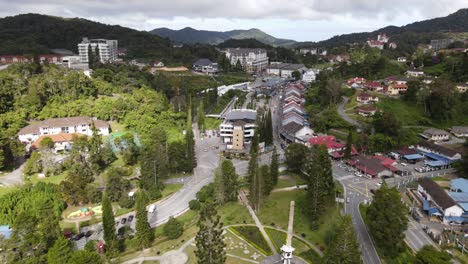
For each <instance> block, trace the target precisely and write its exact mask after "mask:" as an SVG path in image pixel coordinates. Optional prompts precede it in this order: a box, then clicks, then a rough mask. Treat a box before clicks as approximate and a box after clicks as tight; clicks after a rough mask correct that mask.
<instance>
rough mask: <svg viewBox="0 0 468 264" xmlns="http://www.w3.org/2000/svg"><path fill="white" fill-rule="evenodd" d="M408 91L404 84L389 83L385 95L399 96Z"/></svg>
mask: <svg viewBox="0 0 468 264" xmlns="http://www.w3.org/2000/svg"><path fill="white" fill-rule="evenodd" d="M407 90H408V85H407V84H406V83H402V84H399V83H396V82H395V83H391V84H390V85H389V86H388V88H387V93H388V94H390V95H399V94H402V93H405V92H406V91H407Z"/></svg>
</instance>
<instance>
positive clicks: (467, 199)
mask: <svg viewBox="0 0 468 264" xmlns="http://www.w3.org/2000/svg"><path fill="white" fill-rule="evenodd" d="M448 195H450V197H452V199H453V200H455V202H462V203H468V193H462V192H448Z"/></svg>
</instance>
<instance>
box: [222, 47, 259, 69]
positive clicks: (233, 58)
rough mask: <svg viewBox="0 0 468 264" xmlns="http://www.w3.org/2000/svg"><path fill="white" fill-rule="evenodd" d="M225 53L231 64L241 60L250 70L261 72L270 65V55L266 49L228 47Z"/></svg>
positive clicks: (245, 67) (244, 66)
mask: <svg viewBox="0 0 468 264" xmlns="http://www.w3.org/2000/svg"><path fill="white" fill-rule="evenodd" d="M225 54H226V57H227V58H228V59H229V61H230V62H231V65H236V64H237V62H240V64H241V65H242V67H243V68H244V69H245V70H246V71H248V72H259V71H262V70H264V69H266V67H267V66H268V56H267V52H266V50H264V49H241V48H235V49H227V50H226V51H225Z"/></svg>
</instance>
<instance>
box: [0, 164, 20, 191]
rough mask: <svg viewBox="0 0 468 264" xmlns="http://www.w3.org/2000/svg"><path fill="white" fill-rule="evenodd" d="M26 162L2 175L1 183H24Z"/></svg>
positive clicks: (9, 184) (7, 184)
mask: <svg viewBox="0 0 468 264" xmlns="http://www.w3.org/2000/svg"><path fill="white" fill-rule="evenodd" d="M25 164H26V163H23V164H22V165H21V166H20V167H19V168H17V169H16V170H14V171H12V172H9V173H6V174H5V175H2V176H0V184H2V185H5V186H12V185H22V184H23V168H24V166H25Z"/></svg>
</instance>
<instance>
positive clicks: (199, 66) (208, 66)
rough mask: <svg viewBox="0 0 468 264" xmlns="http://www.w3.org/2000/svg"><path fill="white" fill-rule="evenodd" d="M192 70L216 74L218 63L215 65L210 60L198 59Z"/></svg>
mask: <svg viewBox="0 0 468 264" xmlns="http://www.w3.org/2000/svg"><path fill="white" fill-rule="evenodd" d="M192 69H193V70H194V71H196V72H202V73H206V74H214V73H217V72H218V63H214V62H212V61H211V60H209V59H198V60H197V61H195V62H194V63H193V65H192Z"/></svg>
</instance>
